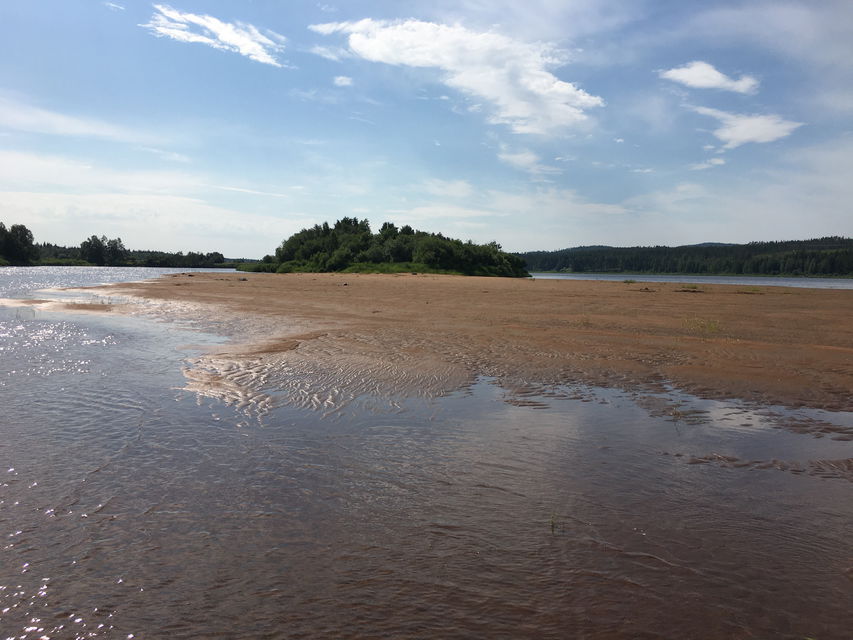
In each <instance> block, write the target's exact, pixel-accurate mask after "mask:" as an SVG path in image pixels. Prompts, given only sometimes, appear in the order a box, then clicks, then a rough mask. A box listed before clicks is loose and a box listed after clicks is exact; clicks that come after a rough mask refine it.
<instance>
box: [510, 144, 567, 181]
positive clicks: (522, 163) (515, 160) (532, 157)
mask: <svg viewBox="0 0 853 640" xmlns="http://www.w3.org/2000/svg"><path fill="white" fill-rule="evenodd" d="M498 159H499V160H500V161H501V162H504V163H506V164H508V165H510V166H511V167H515V168H516V169H519V170H521V171H526V172H527V173H529V174H530V175H532V176H534V177H537V178H542V177H543V176H546V175H555V174H558V173H562V170H561V169H559V168H558V167H552V166H550V165H546V164H542V161H541V159H540V158H539V156H537V155H536V154H535V153H533V152H532V151H530V150H529V149H524V150H522V151H516V152H511V151H508V150H506V149H502V150H501V152H500V153H499V154H498Z"/></svg>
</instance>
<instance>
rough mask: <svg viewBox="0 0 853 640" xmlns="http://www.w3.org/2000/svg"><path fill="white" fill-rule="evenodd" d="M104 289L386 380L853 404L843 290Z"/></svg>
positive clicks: (474, 283) (293, 282) (580, 285)
mask: <svg viewBox="0 0 853 640" xmlns="http://www.w3.org/2000/svg"><path fill="white" fill-rule="evenodd" d="M110 289H112V290H114V291H115V292H116V293H119V292H121V293H125V294H130V295H133V296H140V297H143V298H148V299H151V300H158V301H162V302H169V303H174V302H178V303H181V304H182V305H183V308H184V309H186V308H187V307H186V304H187V303H189V304H190V305H191V306H192V307H193V308H195V309H196V310H197V312H198V313H199V314H202V315H207V316H208V317H223V318H224V317H227V316H231V317H232V318H239V323H240V324H241V325H243V326H245V327H246V328H251V327H252V326H257V327H261V326H262V327H264V332H263V335H261V334H259V333H258V332H255V333H254V334H252V337H251V339H250V340H249V341H248V343H247V344H241V345H237V346H232V347H230V354H229V355H230V356H231V357H241V356H242V357H246V358H249V357H251V358H253V359H254V361H255V362H258V361H259V360H260V361H263V360H265V359H269V358H274V357H276V356H281V355H283V354H284V355H286V356H287V358H289V359H291V360H294V361H296V360H301V361H303V362H305V361H311V360H314V361H315V363H316V364H317V365H318V366H325V367H326V368H328V369H333V368H334V367H340V368H341V370H344V369H346V370H349V371H350V372H351V375H352V376H353V379H356V378H358V379H359V380H361V381H362V382H363V383H364V384H365V387H366V388H368V387H369V388H373V389H378V390H380V391H381V390H382V388H383V386H385V387H392V388H393V390H394V391H396V392H406V388H405V387H406V385H407V384H408V385H409V386H414V387H417V391H419V392H429V391H430V388H428V387H429V386H430V385H432V386H433V387H434V391H435V392H436V393H440V392H442V391H444V390H447V388H448V387H454V386H458V385H459V384H464V381H466V380H471V379H473V378H474V377H476V376H479V375H485V376H491V377H494V378H496V379H497V380H498V381H499V382H500V383H502V384H504V385H505V386H507V387H508V388H524V387H529V386H531V385H550V384H573V383H583V384H594V385H600V386H618V387H636V386H643V385H662V384H666V383H672V384H674V385H675V386H677V387H678V388H680V389H683V390H685V391H687V392H690V393H693V394H695V395H698V396H701V397H713V398H738V399H743V400H748V401H757V402H761V403H763V404H781V405H787V406H808V407H814V408H822V409H829V410H844V411H850V410H853V398H851V389H853V366H851V362H853V325H851V323H850V318H851V317H853V295H850V292H848V291H834V290H813V289H784V288H778V287H770V286H768V287H760V288H756V287H737V286H724V285H714V286H701V287H699V286H696V285H682V284H669V283H666V284H664V283H660V284H655V285H653V286H648V284H647V283H623V282H595V281H559V280H532V281H531V280H514V279H502V278H473V277H454V276H439V275H367V274H287V275H285V274H219V273H195V274H173V275H170V276H166V277H163V278H161V279H159V280H156V281H149V282H141V283H131V284H120V285H111V287H110ZM253 318H255V319H257V321H258V322H254V321H253ZM271 326H272V327H275V329H274V330H271V329H270V327H271ZM249 333H250V332H249ZM249 333H247V334H246V335H249ZM261 364H262V363H261ZM368 379H369V382H365V381H366V380H368Z"/></svg>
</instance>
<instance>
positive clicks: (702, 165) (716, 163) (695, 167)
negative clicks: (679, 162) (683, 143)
mask: <svg viewBox="0 0 853 640" xmlns="http://www.w3.org/2000/svg"><path fill="white" fill-rule="evenodd" d="M724 164H726V161H725V159H723V158H711V159H709V160H708V161H707V162H698V163H696V164H691V165H690V166H689V167H688V169H690V170H691V171H704V170H705V169H711V168H712V167H721V166H723V165H724Z"/></svg>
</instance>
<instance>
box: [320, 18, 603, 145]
mask: <svg viewBox="0 0 853 640" xmlns="http://www.w3.org/2000/svg"><path fill="white" fill-rule="evenodd" d="M310 28H311V29H312V30H313V31H315V32H317V33H320V34H323V35H332V34H335V33H343V34H346V35H347V36H348V45H349V49H350V51H351V52H352V53H353V54H355V55H357V56H360V57H362V58H364V59H365V60H370V61H372V62H383V63H386V64H392V65H405V66H409V67H419V68H435V69H439V70H441V71H442V72H443V74H444V78H443V80H444V83H445V84H446V85H448V86H449V87H452V88H454V89H457V90H459V91H462V92H463V93H466V94H468V95H471V96H475V97H477V98H480V99H483V100H487V101H488V102H489V103H491V105H492V110H491V115H490V117H489V121H490V122H491V123H492V124H505V125H508V126H509V127H511V129H512V130H513V131H514V132H515V133H532V134H545V133H555V132H558V131H560V130H562V129H565V128H566V127H570V126H573V125H577V124H578V123H580V122H582V121H583V120H585V119H586V118H587V115H586V113H585V110H587V109H590V108H593V107H599V106H602V105H603V104H604V101H603V100H602V99H601V98H599V97H598V96H594V95H591V94H589V93H587V92H586V91H584V90H583V89H580V88H578V87H577V86H575V85H574V84H572V83H570V82H565V81H563V80H560V79H559V78H557V77H556V76H555V75H554V74H552V73H551V72H550V71H549V69H550V68H553V67H557V66H561V65H563V64H565V63H566V56H565V54H564V52H562V51H560V50H558V49H555V48H554V47H551V46H549V45H546V44H541V43H526V42H521V41H518V40H514V39H512V38H509V37H507V36H504V35H501V34H498V33H494V32H490V31H487V32H478V31H472V30H469V29H466V28H465V27H462V26H459V25H453V26H451V25H445V24H436V23H432V22H424V21H420V20H405V21H396V22H389V21H383V20H372V19H369V18H368V19H365V20H360V21H358V22H334V23H327V24H317V25H312V26H311V27H310Z"/></svg>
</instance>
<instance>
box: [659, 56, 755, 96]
mask: <svg viewBox="0 0 853 640" xmlns="http://www.w3.org/2000/svg"><path fill="white" fill-rule="evenodd" d="M658 75H659V76H660V77H661V78H664V79H666V80H672V81H673V82H678V83H680V84H683V85H685V86H688V87H693V88H694V89H723V90H725V91H734V92H736V93H755V92H756V91H757V90H758V80H756V79H755V78H753V77H752V76H747V75H742V76H741V77H740V78H738V79H737V80H735V79H733V78H730V77H729V76H727V75H726V74H724V73H720V72H719V71H717V70H716V69H715V68H714V67H713V65H710V64H708V63H707V62H702V61H701V60H694V61H693V62H689V63H687V64H686V65H684V66H683V67H675V68H674V69H669V70H667V71H659V72H658Z"/></svg>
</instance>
